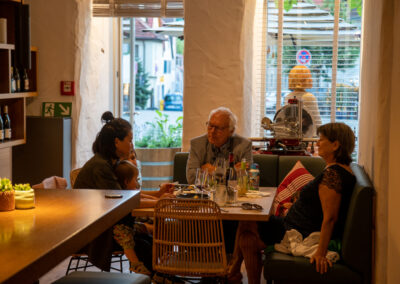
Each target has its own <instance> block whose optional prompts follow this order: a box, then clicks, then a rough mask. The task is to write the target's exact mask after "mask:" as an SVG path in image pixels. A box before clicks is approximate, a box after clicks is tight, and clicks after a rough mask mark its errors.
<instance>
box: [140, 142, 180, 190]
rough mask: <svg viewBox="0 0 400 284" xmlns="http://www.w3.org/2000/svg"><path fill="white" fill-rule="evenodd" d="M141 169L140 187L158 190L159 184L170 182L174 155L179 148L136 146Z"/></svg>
mask: <svg viewBox="0 0 400 284" xmlns="http://www.w3.org/2000/svg"><path fill="white" fill-rule="evenodd" d="M135 150H136V154H137V158H138V160H139V161H140V163H141V166H142V169H141V172H142V189H143V190H158V189H159V185H160V184H162V183H166V182H172V176H173V168H174V156H175V153H176V152H180V151H181V148H156V149H148V148H136V149H135Z"/></svg>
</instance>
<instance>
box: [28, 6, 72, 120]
mask: <svg viewBox="0 0 400 284" xmlns="http://www.w3.org/2000/svg"><path fill="white" fill-rule="evenodd" d="M30 12H31V45H33V46H36V47H38V49H39V52H38V56H39V58H38V90H39V95H38V97H36V98H32V99H28V100H27V105H28V108H27V115H41V108H42V102H64V101H65V102H72V101H73V97H69V96H61V95H60V81H62V80H65V81H72V80H74V58H75V21H76V15H77V4H76V2H75V1H68V0H54V1H46V0H31V1H30Z"/></svg>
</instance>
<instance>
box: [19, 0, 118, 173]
mask: <svg viewBox="0 0 400 284" xmlns="http://www.w3.org/2000/svg"><path fill="white" fill-rule="evenodd" d="M90 3H91V1H90V0H80V1H71V0H53V1H46V0H31V1H30V9H31V43H32V45H34V46H36V47H38V49H39V59H38V97H35V98H31V99H28V100H27V106H28V107H27V114H28V115H41V106H42V102H64V101H65V102H72V103H73V105H72V123H73V126H72V127H73V130H74V131H73V135H72V139H73V143H72V145H73V149H72V150H73V157H72V161H73V165H72V167H78V166H82V165H83V163H84V162H85V161H86V160H88V159H89V158H90V157H91V156H92V153H91V145H92V143H93V141H94V139H95V135H96V133H97V132H98V131H99V129H100V127H101V124H100V116H101V114H102V113H103V112H104V111H106V110H112V81H111V76H112V72H111V71H112V54H113V49H112V46H113V43H112V40H110V34H111V33H112V24H111V20H110V19H99V18H96V19H92V18H91V17H90ZM61 81H75V93H76V94H75V96H74V97H70V96H61V94H60V82H61ZM81 113H82V114H83V115H82V116H81V117H80V114H81ZM79 117H80V119H78V118H79ZM76 133H79V135H76ZM75 142H76V143H75ZM75 146H76V147H75ZM75 153H76V154H75Z"/></svg>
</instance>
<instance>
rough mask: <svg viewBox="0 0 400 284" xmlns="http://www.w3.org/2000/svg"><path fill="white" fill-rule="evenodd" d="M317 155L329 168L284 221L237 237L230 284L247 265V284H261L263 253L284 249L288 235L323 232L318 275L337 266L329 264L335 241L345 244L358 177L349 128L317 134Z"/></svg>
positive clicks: (249, 228)
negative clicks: (353, 167)
mask: <svg viewBox="0 0 400 284" xmlns="http://www.w3.org/2000/svg"><path fill="white" fill-rule="evenodd" d="M317 133H318V134H319V140H318V142H317V146H318V154H319V155H320V156H321V157H322V158H323V159H324V160H325V163H326V167H325V169H324V170H323V171H322V173H321V174H320V175H318V176H317V177H315V179H314V180H312V181H311V182H310V183H308V184H307V185H306V186H304V187H303V189H302V190H301V192H300V196H299V198H298V200H297V201H296V202H295V203H293V205H292V206H291V207H290V209H289V211H288V213H287V215H286V216H285V217H276V216H271V217H270V219H269V221H268V222H259V223H256V222H242V223H240V224H239V228H238V231H237V234H236V241H235V242H236V243H235V251H234V255H233V263H232V265H231V267H230V271H229V276H228V279H229V283H235V282H240V281H241V278H242V275H241V273H240V266H241V264H242V261H243V260H244V262H245V265H246V270H247V276H248V283H249V284H254V283H260V276H261V270H262V260H261V250H262V249H264V248H265V247H266V245H272V244H275V243H279V242H280V241H281V240H282V238H283V236H284V234H285V232H286V231H288V230H291V229H295V230H297V231H298V232H299V233H301V235H302V236H303V238H306V237H307V236H309V235H310V234H311V233H313V232H318V231H320V239H319V244H318V249H317V250H316V252H315V253H314V255H313V256H312V257H311V259H310V262H311V263H315V267H316V270H317V272H319V273H321V274H322V273H325V272H327V270H328V266H330V267H331V266H332V262H331V261H330V260H328V259H327V258H326V255H327V251H328V244H329V242H330V240H331V239H334V240H341V238H342V235H343V230H344V224H345V221H346V216H347V210H348V207H349V204H350V198H351V194H352V192H353V188H354V184H355V177H354V175H353V173H352V171H351V168H350V163H351V161H352V158H351V153H352V152H353V149H354V141H355V138H354V133H353V131H352V130H351V128H350V127H349V126H347V125H346V124H344V123H328V124H325V125H322V126H320V127H319V128H318V130H317Z"/></svg>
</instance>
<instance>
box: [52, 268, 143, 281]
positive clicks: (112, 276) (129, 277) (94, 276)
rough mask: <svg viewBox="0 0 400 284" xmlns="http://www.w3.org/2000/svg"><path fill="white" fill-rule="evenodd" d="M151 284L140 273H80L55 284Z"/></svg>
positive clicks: (69, 275) (73, 273)
mask: <svg viewBox="0 0 400 284" xmlns="http://www.w3.org/2000/svg"><path fill="white" fill-rule="evenodd" d="M115 283H118V284H150V283H151V278H150V277H149V276H147V275H144V274H138V273H130V274H125V273H112V272H93V271H85V272H83V271H78V272H72V273H71V274H68V275H67V276H64V277H62V278H60V279H58V280H57V281H55V282H53V284H115Z"/></svg>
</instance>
